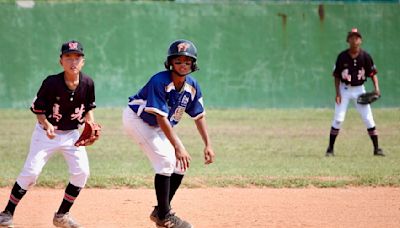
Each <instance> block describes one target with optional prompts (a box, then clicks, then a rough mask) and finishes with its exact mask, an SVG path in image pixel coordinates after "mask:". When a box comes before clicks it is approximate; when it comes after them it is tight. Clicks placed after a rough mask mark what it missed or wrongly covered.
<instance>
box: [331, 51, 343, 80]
mask: <svg viewBox="0 0 400 228" xmlns="http://www.w3.org/2000/svg"><path fill="white" fill-rule="evenodd" d="M341 56H342V55H341V54H340V55H338V57H337V58H336V63H335V66H334V68H333V73H332V75H333V76H334V77H336V78H341V77H342V76H341V73H342V71H343V69H342V67H341V65H342V64H340V63H341V61H342V58H341Z"/></svg>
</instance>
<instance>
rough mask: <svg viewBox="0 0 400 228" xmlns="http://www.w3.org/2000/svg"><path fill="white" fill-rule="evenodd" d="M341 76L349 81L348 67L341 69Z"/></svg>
mask: <svg viewBox="0 0 400 228" xmlns="http://www.w3.org/2000/svg"><path fill="white" fill-rule="evenodd" d="M342 78H343V80H345V81H348V82H351V75H350V74H349V69H344V70H343V71H342Z"/></svg>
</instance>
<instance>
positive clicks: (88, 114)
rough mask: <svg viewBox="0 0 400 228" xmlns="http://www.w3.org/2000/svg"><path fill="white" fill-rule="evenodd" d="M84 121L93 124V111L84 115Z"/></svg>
mask: <svg viewBox="0 0 400 228" xmlns="http://www.w3.org/2000/svg"><path fill="white" fill-rule="evenodd" d="M85 121H87V122H94V112H93V110H90V111H88V112H87V113H86V115H85Z"/></svg>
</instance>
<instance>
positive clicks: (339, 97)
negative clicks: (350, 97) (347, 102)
mask: <svg viewBox="0 0 400 228" xmlns="http://www.w3.org/2000/svg"><path fill="white" fill-rule="evenodd" d="M335 101H336V104H340V103H342V96H340V95H336V98H335Z"/></svg>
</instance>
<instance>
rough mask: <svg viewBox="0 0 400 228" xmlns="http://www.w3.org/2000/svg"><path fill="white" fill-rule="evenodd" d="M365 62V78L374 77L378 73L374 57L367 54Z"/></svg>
mask: <svg viewBox="0 0 400 228" xmlns="http://www.w3.org/2000/svg"><path fill="white" fill-rule="evenodd" d="M364 61H365V76H367V77H372V76H374V75H375V74H377V73H378V71H377V70H376V67H375V64H374V61H373V60H372V57H371V56H370V55H369V54H368V53H366V52H365V60H364Z"/></svg>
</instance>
